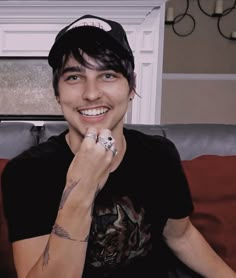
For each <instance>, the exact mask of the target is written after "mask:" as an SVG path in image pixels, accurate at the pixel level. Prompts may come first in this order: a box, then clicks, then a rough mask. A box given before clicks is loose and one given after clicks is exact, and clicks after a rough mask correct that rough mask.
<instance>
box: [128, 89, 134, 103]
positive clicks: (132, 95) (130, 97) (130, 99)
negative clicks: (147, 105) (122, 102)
mask: <svg viewBox="0 0 236 278" xmlns="http://www.w3.org/2000/svg"><path fill="white" fill-rule="evenodd" d="M134 96H135V91H134V90H132V91H131V92H130V94H129V101H132V100H133V99H134Z"/></svg>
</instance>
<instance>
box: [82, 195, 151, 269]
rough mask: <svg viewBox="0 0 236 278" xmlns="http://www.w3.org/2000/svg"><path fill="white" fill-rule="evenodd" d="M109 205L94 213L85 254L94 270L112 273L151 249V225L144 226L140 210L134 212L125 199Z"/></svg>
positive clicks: (142, 212) (130, 204)
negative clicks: (101, 269)
mask: <svg viewBox="0 0 236 278" xmlns="http://www.w3.org/2000/svg"><path fill="white" fill-rule="evenodd" d="M112 206H113V207H110V208H106V209H101V208H100V209H99V208H96V210H95V214H94V218H93V222H92V226H91V232H90V237H89V246H88V252H87V262H88V263H89V264H90V265H92V266H94V267H95V268H105V269H107V270H112V269H115V268H116V267H120V266H124V265H127V264H129V263H131V262H132V261H133V260H135V259H136V258H140V257H143V256H146V255H147V254H148V253H149V251H150V250H151V248H152V245H151V232H150V227H151V226H150V224H144V215H145V212H144V210H143V209H142V208H141V209H139V211H137V209H136V210H135V209H134V205H133V204H132V202H131V201H130V199H129V198H127V197H124V198H122V199H121V200H120V201H118V202H116V203H114V204H113V205H112Z"/></svg>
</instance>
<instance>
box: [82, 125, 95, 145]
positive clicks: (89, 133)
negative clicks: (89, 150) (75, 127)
mask: <svg viewBox="0 0 236 278" xmlns="http://www.w3.org/2000/svg"><path fill="white" fill-rule="evenodd" d="M87 138H88V139H89V140H91V139H92V140H94V142H97V130H96V129H95V128H88V130H87V131H86V133H85V135H84V139H87Z"/></svg>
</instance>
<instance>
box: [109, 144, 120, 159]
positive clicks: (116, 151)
mask: <svg viewBox="0 0 236 278" xmlns="http://www.w3.org/2000/svg"><path fill="white" fill-rule="evenodd" d="M109 150H110V151H112V153H113V156H115V155H117V153H118V150H117V149H116V148H115V146H114V145H112V146H111V147H110V149H109Z"/></svg>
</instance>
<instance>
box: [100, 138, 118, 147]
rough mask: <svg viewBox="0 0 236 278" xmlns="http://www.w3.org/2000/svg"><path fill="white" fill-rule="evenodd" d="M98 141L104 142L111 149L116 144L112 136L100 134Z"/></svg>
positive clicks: (104, 145)
mask: <svg viewBox="0 0 236 278" xmlns="http://www.w3.org/2000/svg"><path fill="white" fill-rule="evenodd" d="M98 143H100V144H102V145H103V147H104V148H105V149H106V150H110V149H111V147H112V146H113V145H114V143H115V140H114V138H113V137H112V136H106V137H103V136H98Z"/></svg>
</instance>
